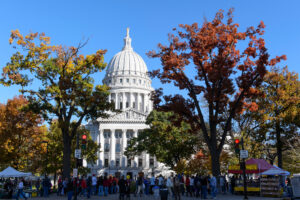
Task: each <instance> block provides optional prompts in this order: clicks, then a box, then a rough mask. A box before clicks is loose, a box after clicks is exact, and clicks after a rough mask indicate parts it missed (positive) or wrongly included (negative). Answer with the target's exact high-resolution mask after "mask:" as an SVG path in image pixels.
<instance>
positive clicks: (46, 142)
mask: <svg viewBox="0 0 300 200" xmlns="http://www.w3.org/2000/svg"><path fill="white" fill-rule="evenodd" d="M42 143H45V144H47V145H46V167H45V177H46V175H47V171H48V170H47V165H48V141H42Z"/></svg>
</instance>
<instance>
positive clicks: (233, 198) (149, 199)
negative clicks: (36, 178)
mask: <svg viewBox="0 0 300 200" xmlns="http://www.w3.org/2000/svg"><path fill="white" fill-rule="evenodd" d="M30 199H32V200H52V199H53V200H54V199H58V200H63V199H67V197H58V196H56V195H55V194H53V195H50V197H49V198H41V197H33V198H30ZM86 199H87V198H86V197H79V198H77V200H86ZM96 199H99V200H102V199H103V200H119V196H118V195H109V196H107V197H99V196H92V197H91V198H90V200H96ZM217 199H224V200H242V199H243V196H237V195H229V194H228V195H218V196H217ZM259 199H261V200H279V199H282V198H268V197H254V196H250V197H249V200H259ZM131 200H156V199H155V198H154V197H153V196H143V197H134V196H133V195H131ZM182 200H200V198H194V197H183V198H182Z"/></svg>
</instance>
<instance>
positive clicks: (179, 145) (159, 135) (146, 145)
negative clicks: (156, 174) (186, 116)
mask: <svg viewBox="0 0 300 200" xmlns="http://www.w3.org/2000/svg"><path fill="white" fill-rule="evenodd" d="M146 124H147V125H149V128H148V129H144V130H143V131H142V132H141V133H140V134H139V135H138V137H137V138H133V139H131V140H130V142H129V144H128V147H127V148H126V152H125V154H126V156H129V157H132V156H134V155H138V154H141V153H142V152H147V153H149V154H150V155H153V156H155V157H156V159H157V160H158V161H159V162H162V163H164V164H166V165H167V166H169V167H171V168H174V167H175V166H176V164H177V163H178V162H179V161H180V160H182V159H190V158H191V155H192V154H194V153H195V152H196V150H197V148H199V146H200V144H199V143H198V142H195V141H197V140H196V139H197V135H196V134H193V133H192V129H191V128H190V125H189V124H188V123H186V122H184V121H182V120H181V118H180V117H179V116H177V115H175V114H174V113H172V112H158V111H156V110H153V111H152V112H151V113H150V114H149V116H148V117H147V120H146Z"/></svg>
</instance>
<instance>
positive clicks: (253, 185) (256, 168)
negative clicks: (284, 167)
mask: <svg viewBox="0 0 300 200" xmlns="http://www.w3.org/2000/svg"><path fill="white" fill-rule="evenodd" d="M271 168H273V166H272V165H271V164H269V163H268V162H267V161H265V160H263V159H254V158H251V159H249V160H247V161H246V174H247V176H248V177H249V175H253V174H256V175H257V176H259V175H260V173H261V172H265V171H267V170H269V169H271ZM228 173H231V174H234V175H235V176H236V181H235V182H236V185H235V187H234V192H235V193H239V192H244V186H243V180H242V179H241V176H240V175H241V174H242V173H243V170H241V168H240V165H230V166H229V168H228ZM247 191H248V192H249V193H253V194H260V191H261V188H260V180H259V179H253V178H248V179H247Z"/></svg>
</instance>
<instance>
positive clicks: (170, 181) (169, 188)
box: [166, 176, 173, 197]
mask: <svg viewBox="0 0 300 200" xmlns="http://www.w3.org/2000/svg"><path fill="white" fill-rule="evenodd" d="M166 186H167V189H168V195H169V196H170V197H172V196H171V195H172V188H173V182H172V180H171V177H170V176H169V177H168V178H167V183H166Z"/></svg>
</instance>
